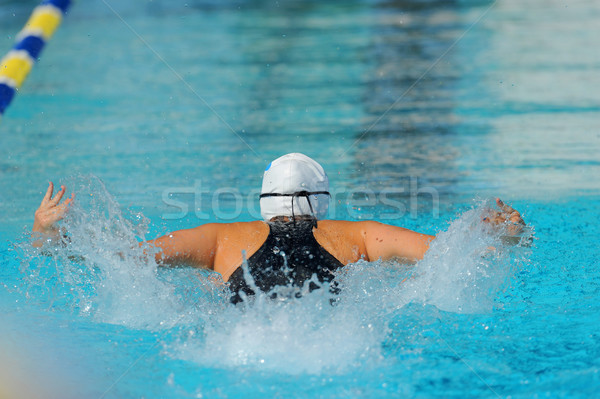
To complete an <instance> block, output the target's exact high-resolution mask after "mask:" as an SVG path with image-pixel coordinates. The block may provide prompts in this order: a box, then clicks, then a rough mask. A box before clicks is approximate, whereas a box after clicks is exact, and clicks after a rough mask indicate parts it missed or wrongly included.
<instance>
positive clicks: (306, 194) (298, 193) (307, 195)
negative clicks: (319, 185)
mask: <svg viewBox="0 0 600 399" xmlns="http://www.w3.org/2000/svg"><path fill="white" fill-rule="evenodd" d="M317 194H325V195H329V196H331V194H329V191H296V192H295V193H291V194H281V193H265V194H261V195H260V198H266V197H292V220H293V222H294V224H296V216H295V215H294V198H296V197H305V198H306V200H307V201H308V207H309V208H310V213H311V215H312V217H313V219H314V220H315V221H314V227H317V222H316V219H317V218H316V217H315V211H314V210H313V207H312V204H311V202H310V196H311V195H317Z"/></svg>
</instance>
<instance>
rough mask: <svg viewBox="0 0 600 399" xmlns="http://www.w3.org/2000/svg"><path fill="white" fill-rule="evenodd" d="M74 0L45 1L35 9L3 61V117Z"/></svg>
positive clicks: (0, 105)
mask: <svg viewBox="0 0 600 399" xmlns="http://www.w3.org/2000/svg"><path fill="white" fill-rule="evenodd" d="M70 5H71V0H44V1H42V3H41V4H40V5H38V6H37V7H36V8H34V9H33V12H32V13H31V16H30V17H29V20H28V21H27V23H26V24H25V26H24V27H23V29H21V31H20V32H19V33H18V34H17V37H16V41H15V44H14V46H13V47H12V49H11V50H10V51H9V52H8V53H7V54H6V55H5V56H4V57H3V58H2V60H0V117H1V116H2V115H3V114H4V111H5V110H6V108H8V106H9V105H10V103H11V101H12V100H13V98H14V96H15V93H16V92H17V91H18V90H19V88H20V87H21V85H22V84H23V82H24V81H25V79H26V78H27V75H28V74H29V72H30V71H31V68H32V67H33V64H35V62H36V61H37V60H38V59H39V57H40V53H41V52H42V49H43V48H44V46H45V45H46V43H47V42H48V40H50V38H51V37H52V35H53V34H54V32H55V31H56V28H58V26H59V25H60V23H61V21H62V19H63V16H64V15H65V14H66V12H67V10H68V9H69V6H70Z"/></svg>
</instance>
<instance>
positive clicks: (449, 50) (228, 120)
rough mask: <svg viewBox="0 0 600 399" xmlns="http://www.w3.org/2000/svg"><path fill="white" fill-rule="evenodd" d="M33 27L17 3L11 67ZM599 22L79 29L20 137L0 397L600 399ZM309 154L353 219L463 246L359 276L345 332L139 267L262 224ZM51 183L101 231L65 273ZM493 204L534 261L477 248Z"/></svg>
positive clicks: (71, 258) (2, 289) (163, 14)
mask: <svg viewBox="0 0 600 399" xmlns="http://www.w3.org/2000/svg"><path fill="white" fill-rule="evenodd" d="M115 3H116V2H115ZM35 4H36V2H34V1H27V2H20V1H19V2H17V1H4V2H0V19H2V24H1V26H0V33H2V35H0V45H1V46H2V48H4V49H5V50H6V51H7V50H8V49H9V48H10V46H11V45H12V43H13V41H14V37H15V34H16V33H17V32H18V30H19V29H20V28H21V26H22V25H23V24H24V22H25V20H26V18H27V15H28V13H29V12H30V10H31V9H32V8H33V7H34V6H35ZM599 16H600V7H598V5H597V4H596V3H595V2H593V1H578V2H576V3H571V2H568V3H564V2H555V1H530V2H526V3H522V2H517V1H498V2H476V1H469V2H463V1H456V2H436V1H398V2H375V1H373V2H360V1H356V2H346V3H344V4H341V3H332V4H322V3H318V2H312V1H309V2H299V1H293V2H263V1H261V2H244V1H239V2H234V3H228V4H221V3H218V2H208V1H192V2H182V1H170V2H166V1H156V0H155V1H151V2H146V3H139V2H129V1H120V2H119V3H118V4H112V3H111V2H110V1H106V2H105V1H88V2H83V3H82V2H78V3H76V4H75V5H74V6H73V8H72V10H71V12H70V14H69V15H68V16H67V18H66V19H65V21H64V23H63V25H62V26H61V27H60V29H59V30H58V32H57V34H56V35H55V37H54V38H53V39H52V40H51V42H50V43H49V45H48V46H47V48H46V49H45V51H44V53H43V54H42V56H41V60H40V61H39V63H38V64H37V65H36V66H35V67H34V69H33V71H32V73H31V75H30V76H29V78H28V80H27V81H26V83H25V85H24V86H23V88H22V89H21V90H20V91H19V93H18V95H17V97H16V98H15V101H14V102H13V104H12V105H11V107H10V108H9V109H8V110H7V113H6V115H5V116H4V117H3V119H2V121H1V125H0V129H1V130H2V132H1V134H2V137H3V138H2V144H3V145H2V146H0V154H1V155H0V181H1V182H2V183H3V187H4V190H0V212H1V213H2V215H3V216H4V223H3V225H2V228H1V229H0V238H1V239H2V244H1V245H0V256H1V258H2V261H1V265H2V268H1V269H0V313H1V314H2V323H0V337H2V338H0V375H2V377H0V387H2V388H0V396H1V395H2V394H3V392H2V390H3V389H4V390H11V391H15V392H19V394H14V396H15V397H22V396H24V394H23V392H24V391H28V390H31V391H33V392H32V393H31V394H30V396H33V397H35V396H36V395H37V396H41V397H61V398H64V397H77V398H81V397H119V398H122V397H142V396H143V397H265V396H266V397H284V396H285V397H288V396H289V397H328V398H329V397H398V396H409V397H465V396H467V397H497V396H501V397H508V396H510V397H535V396H550V397H569V398H572V397H590V396H594V395H595V393H596V392H597V390H598V387H599V384H598V373H599V371H598V370H599V363H598V360H597V359H598V352H599V350H600V344H599V341H598V336H597V334H596V333H595V331H596V330H597V327H598V322H597V320H598V318H597V315H598V312H599V308H598V305H597V304H596V302H597V301H596V298H597V296H598V287H599V281H600V280H599V276H598V261H597V259H598V258H599V257H600V253H599V251H598V246H597V245H596V243H595V238H596V237H598V235H599V233H600V232H599V231H598V227H597V225H596V223H595V221H596V219H597V215H598V214H599V212H600V201H599V198H600V190H599V188H600V186H599V181H600V180H599V179H598V176H599V175H600V173H599V172H600V163H599V158H598V154H600V134H599V132H598V120H600V119H599V117H600V112H599V111H600V109H599V107H598V104H600V97H599V94H598V92H597V90H594V88H595V87H597V86H599V84H600V82H599V78H598V76H599V75H598V74H597V69H598V67H599V66H600V55H599V53H598V52H596V51H593V49H594V48H595V47H596V46H595V40H596V38H597V37H598V34H600V31H599V30H600V28H599V27H598V24H597V20H598V17H599ZM5 50H3V51H5ZM207 104H208V106H207ZM292 151H300V152H305V153H307V154H308V155H310V156H312V157H314V158H315V159H317V160H319V161H320V162H322V163H323V165H324V166H325V169H326V170H327V171H328V174H329V177H330V180H331V183H332V194H333V199H334V201H333V203H332V208H331V214H330V216H331V217H335V218H339V219H377V220H381V221H384V222H386V223H391V224H396V225H401V226H405V227H408V228H412V229H417V230H419V231H422V232H424V233H430V234H436V233H439V236H438V239H437V240H436V241H435V245H434V246H433V248H432V250H431V252H430V253H428V256H427V257H426V259H425V260H423V261H422V262H419V263H418V264H417V265H414V266H410V267H407V266H402V265H398V264H394V263H390V264H381V263H380V262H372V263H366V262H359V263H357V264H355V265H350V266H349V267H347V268H345V269H344V271H343V272H342V273H341V275H340V276H338V280H339V281H340V283H342V284H344V285H345V287H346V288H345V290H344V291H343V294H342V295H341V297H340V298H339V302H336V306H331V305H330V299H332V298H330V297H329V296H328V294H327V291H326V290H320V291H315V292H313V293H311V294H310V295H307V296H305V297H303V298H302V299H301V300H300V301H292V302H271V301H267V300H264V299H261V298H258V300H257V301H256V303H255V304H254V305H252V306H248V307H247V308H246V309H241V308H236V307H233V306H229V305H226V303H225V302H226V301H225V300H224V295H225V294H224V291H223V287H222V285H221V284H219V279H218V278H216V277H215V276H214V275H211V274H209V273H207V272H204V271H198V270H194V269H186V268H182V269H172V270H162V269H158V268H157V267H156V265H155V264H153V263H152V262H150V261H148V260H145V259H144V258H143V256H142V254H141V253H140V252H139V251H136V250H133V249H131V248H132V247H135V243H136V242H137V241H138V240H140V239H142V238H153V237H155V236H156V235H158V234H163V233H165V232H167V231H171V230H174V229H179V228H184V227H191V226H196V225H198V224H200V223H204V222H209V221H229V220H233V219H235V220H251V219H252V218H253V217H254V215H255V214H256V211H257V201H256V194H257V190H258V187H259V185H260V179H261V175H262V171H263V170H264V167H265V165H266V164H267V163H268V162H269V161H270V160H271V159H272V158H274V157H276V156H279V155H281V154H283V153H287V152H292ZM48 180H54V181H55V182H58V181H59V180H61V181H62V182H63V183H66V184H67V186H68V187H69V190H72V191H75V192H76V193H77V206H76V207H75V208H74V211H73V212H72V213H71V215H70V216H69V219H68V220H66V221H65V225H66V226H68V227H69V230H70V231H71V235H72V241H71V245H70V246H69V247H68V249H59V250H55V252H54V256H53V257H47V256H43V257H40V256H39V255H38V253H37V252H32V251H31V249H30V247H29V246H28V245H27V244H26V243H27V239H28V238H27V237H26V236H25V232H26V231H27V230H29V229H30V228H31V224H32V216H33V211H34V210H35V208H36V206H37V205H38V203H39V201H40V199H41V196H42V195H43V192H44V191H45V188H46V184H47V181H48ZM493 196H501V197H502V198H504V199H506V200H508V201H510V202H511V203H512V204H513V205H514V206H515V207H516V208H517V209H520V210H522V212H523V214H524V217H525V219H526V221H527V222H529V223H530V225H531V226H532V227H533V229H534V230H535V238H536V239H535V240H534V245H533V247H532V248H507V247H504V246H503V245H502V243H501V242H498V238H497V236H495V235H494V234H490V233H489V232H486V231H484V230H483V229H482V227H481V226H479V225H478V223H477V220H478V217H477V214H478V212H480V211H481V209H483V207H485V206H486V204H488V202H486V201H487V199H488V198H489V197H493ZM490 246H494V247H495V248H496V251H493V252H489V251H487V248H488V247H490ZM31 379H35V380H36V381H38V382H39V384H38V385H39V386H40V387H44V388H43V391H42V393H40V391H39V390H36V387H34V386H31V384H30V383H29V381H30V380H31ZM25 381H27V382H25Z"/></svg>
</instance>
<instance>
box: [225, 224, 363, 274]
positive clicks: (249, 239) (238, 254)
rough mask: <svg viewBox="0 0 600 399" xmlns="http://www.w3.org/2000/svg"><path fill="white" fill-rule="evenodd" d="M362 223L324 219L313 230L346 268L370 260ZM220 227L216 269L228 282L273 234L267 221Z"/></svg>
mask: <svg viewBox="0 0 600 399" xmlns="http://www.w3.org/2000/svg"><path fill="white" fill-rule="evenodd" d="M361 224H362V222H349V221H341V220H322V221H319V222H318V225H317V228H315V229H313V234H314V237H315V239H316V240H317V242H318V243H319V245H321V246H322V247H323V249H324V250H326V251H327V252H329V253H330V254H331V255H333V256H334V257H335V258H336V259H338V260H339V261H340V262H341V263H343V264H344V265H345V264H348V263H350V262H356V261H357V260H359V259H360V258H361V257H365V258H366V257H367V254H366V250H365V244H364V234H363V233H362V229H361V228H360V227H361ZM218 226H219V227H218V232H217V248H216V253H215V261H214V270H215V271H216V272H219V273H221V275H222V276H223V279H224V280H225V281H227V280H228V279H229V276H231V274H232V273H233V272H234V271H235V270H236V269H237V268H238V267H239V266H240V265H241V264H242V262H243V260H244V257H245V258H246V259H248V258H250V257H251V256H252V255H253V254H254V253H255V252H256V251H258V250H259V249H260V247H261V246H262V245H263V244H264V242H265V241H266V239H267V236H268V235H269V225H268V224H267V223H265V222H263V221H254V222H239V223H229V224H219V225H218ZM244 253H245V255H244ZM367 260H368V259H367Z"/></svg>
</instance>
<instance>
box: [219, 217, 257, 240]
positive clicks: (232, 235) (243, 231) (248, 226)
mask: <svg viewBox="0 0 600 399" xmlns="http://www.w3.org/2000/svg"><path fill="white" fill-rule="evenodd" d="M215 225H216V226H217V227H216V228H217V236H218V237H219V239H220V240H232V241H236V242H237V241H239V242H248V243H252V242H254V241H261V240H262V241H264V240H265V239H266V237H267V235H269V225H268V224H266V223H265V222H263V221H262V220H255V221H252V222H235V223H215Z"/></svg>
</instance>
